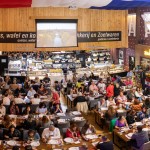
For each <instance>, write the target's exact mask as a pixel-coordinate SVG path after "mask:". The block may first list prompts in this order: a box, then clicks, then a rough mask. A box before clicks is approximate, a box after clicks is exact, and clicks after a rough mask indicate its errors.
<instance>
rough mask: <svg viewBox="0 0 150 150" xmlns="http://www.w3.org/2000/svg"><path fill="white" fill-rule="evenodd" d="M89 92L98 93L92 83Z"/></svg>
mask: <svg viewBox="0 0 150 150" xmlns="http://www.w3.org/2000/svg"><path fill="white" fill-rule="evenodd" d="M89 90H90V91H91V92H93V93H97V92H98V87H97V86H96V85H95V83H94V81H92V83H91V85H90V87H89Z"/></svg>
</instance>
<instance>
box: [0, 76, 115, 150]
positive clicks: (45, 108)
mask: <svg viewBox="0 0 150 150" xmlns="http://www.w3.org/2000/svg"><path fill="white" fill-rule="evenodd" d="M84 77H85V76H84ZM81 82H82V81H80V80H79V81H78V82H73V80H72V81H71V80H67V77H65V79H64V80H62V81H61V83H59V82H58V81H55V82H54V84H51V80H50V77H49V76H48V74H46V75H45V77H44V78H43V79H42V80H39V78H38V77H36V78H35V80H30V78H29V77H26V78H25V81H24V83H20V82H19V80H18V79H17V78H13V79H11V78H10V77H9V76H6V77H4V78H1V79H0V87H1V90H0V92H1V101H0V120H1V122H0V130H3V133H2V138H1V140H4V141H8V140H21V141H24V147H25V149H26V150H36V148H34V147H32V146H31V142H32V141H41V142H44V143H45V144H46V143H47V142H48V141H49V140H50V139H52V138H58V139H59V138H62V135H61V132H60V129H59V128H58V127H57V123H56V120H55V119H56V118H54V117H53V116H55V115H57V114H58V113H67V112H69V111H70V110H62V106H61V101H60V94H61V90H62V89H64V90H65V92H66V94H69V92H70V93H73V92H74V93H76V92H77V95H78V94H79V95H80V96H81V99H82V96H83V94H86V93H87V94H88V92H89V89H90V90H92V91H93V92H94V90H95V88H96V90H97V91H99V88H98V87H97V86H96V85H95V84H94V83H93V82H92V78H91V80H90V82H91V85H90V82H89V83H88V84H89V87H90V88H87V87H84V86H83V84H81ZM65 84H67V88H64V85H65ZM73 84H75V85H76V86H73ZM104 90H105V87H104ZM83 91H84V92H83ZM83 98H85V97H83ZM75 101H76V100H75ZM75 101H74V102H75ZM75 103H76V104H77V103H80V99H79V101H77V102H75ZM16 116H17V117H16ZM19 117H24V119H19ZM36 117H37V118H36ZM41 128H42V131H41V130H40V129H41ZM95 133H96V131H95V128H94V126H93V125H91V124H90V123H89V122H88V120H86V122H85V124H84V125H83V126H82V128H78V126H77V124H76V123H74V122H73V123H72V122H71V123H70V127H68V129H67V130H66V133H65V135H63V138H65V137H70V138H72V139H73V140H74V141H77V140H79V139H82V140H85V141H89V139H87V138H86V136H85V135H87V134H95ZM0 134H1V133H0ZM101 141H103V143H102V142H101ZM101 141H100V142H98V144H97V145H96V146H95V149H104V150H105V149H107V148H109V149H110V150H111V149H113V143H112V141H110V140H108V139H107V137H106V136H102V137H101ZM18 149H20V147H19V146H14V147H13V150H18Z"/></svg>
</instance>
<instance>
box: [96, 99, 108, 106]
mask: <svg viewBox="0 0 150 150" xmlns="http://www.w3.org/2000/svg"><path fill="white" fill-rule="evenodd" d="M107 106H108V101H107V100H105V99H104V98H103V99H101V100H100V101H98V108H99V109H100V108H101V107H107Z"/></svg>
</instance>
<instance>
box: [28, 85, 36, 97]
mask: <svg viewBox="0 0 150 150" xmlns="http://www.w3.org/2000/svg"><path fill="white" fill-rule="evenodd" d="M34 94H36V91H35V90H34V89H33V87H32V86H31V87H30V88H29V91H28V93H27V98H28V99H29V100H30V99H32V98H33V97H34Z"/></svg>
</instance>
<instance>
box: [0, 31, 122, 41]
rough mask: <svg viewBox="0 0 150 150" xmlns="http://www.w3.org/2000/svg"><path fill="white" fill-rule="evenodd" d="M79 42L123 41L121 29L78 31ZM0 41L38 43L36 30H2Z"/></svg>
mask: <svg viewBox="0 0 150 150" xmlns="http://www.w3.org/2000/svg"><path fill="white" fill-rule="evenodd" d="M77 38H78V42H79V43H81V42H108V41H121V31H93V32H88V31H87V32H78V33H77ZM0 43H36V32H0Z"/></svg>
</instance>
